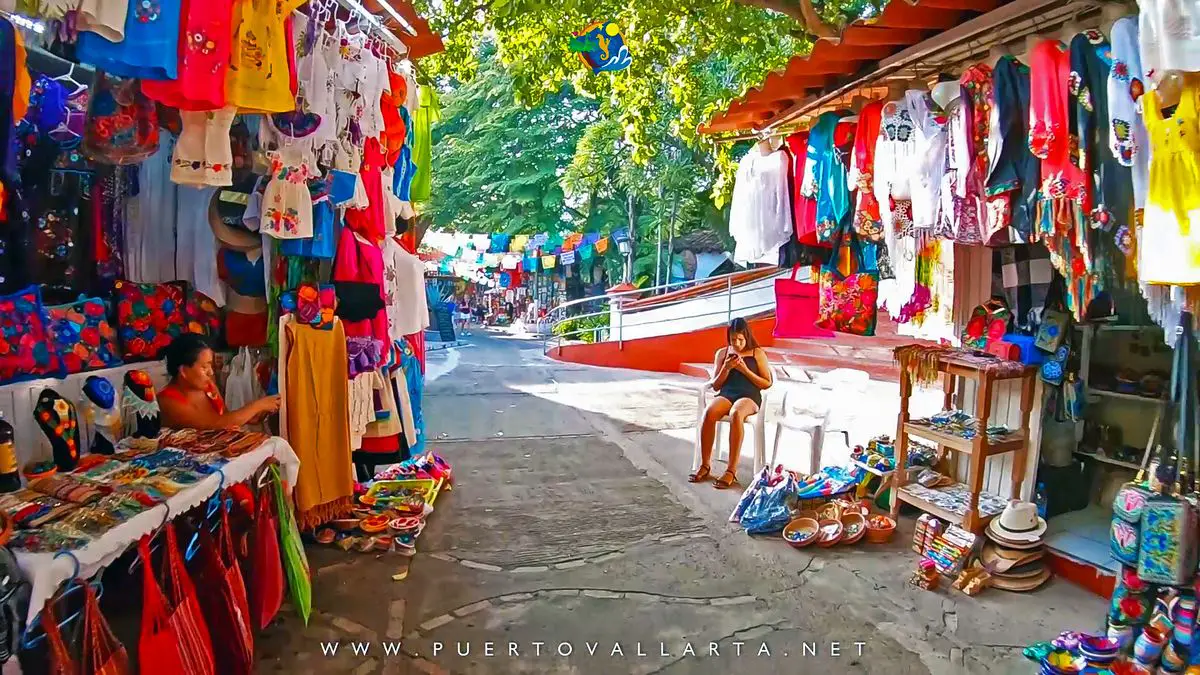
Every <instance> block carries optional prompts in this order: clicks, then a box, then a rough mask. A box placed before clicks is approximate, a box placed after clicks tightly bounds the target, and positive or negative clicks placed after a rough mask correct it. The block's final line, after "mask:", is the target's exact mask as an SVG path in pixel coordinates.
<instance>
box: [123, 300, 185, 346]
mask: <svg viewBox="0 0 1200 675" xmlns="http://www.w3.org/2000/svg"><path fill="white" fill-rule="evenodd" d="M116 295H117V326H118V328H117V334H118V336H120V338H121V351H122V356H124V357H125V359H126V360H138V361H143V360H152V359H158V358H162V354H163V351H164V350H165V349H166V348H167V346H168V345H170V344H171V340H174V339H175V338H176V337H179V335H180V334H182V333H183V332H184V330H185V326H186V325H187V317H186V316H185V308H186V306H187V290H186V285H185V284H184V283H182V282H178V281H172V282H168V283H163V284H138V283H134V282H132V281H118V282H117V283H116Z"/></svg>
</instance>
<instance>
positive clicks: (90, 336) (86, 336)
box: [46, 298, 121, 373]
mask: <svg viewBox="0 0 1200 675" xmlns="http://www.w3.org/2000/svg"><path fill="white" fill-rule="evenodd" d="M46 312H47V313H48V314H49V315H50V335H51V337H52V338H53V340H54V348H55V349H56V350H57V351H58V354H59V357H60V358H61V359H62V362H63V369H64V370H65V371H66V372H67V373H80V372H83V371H85V370H96V369H98V368H111V367H113V366H119V365H121V353H120V351H119V350H118V349H117V332H116V330H114V329H113V327H112V324H110V323H109V322H108V311H107V309H106V308H105V306H104V301H103V300H101V299H100V298H84V299H81V300H78V301H76V302H72V303H69V304H66V305H56V306H53V307H47V308H46Z"/></svg>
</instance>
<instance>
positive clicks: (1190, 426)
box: [1138, 312, 1198, 586]
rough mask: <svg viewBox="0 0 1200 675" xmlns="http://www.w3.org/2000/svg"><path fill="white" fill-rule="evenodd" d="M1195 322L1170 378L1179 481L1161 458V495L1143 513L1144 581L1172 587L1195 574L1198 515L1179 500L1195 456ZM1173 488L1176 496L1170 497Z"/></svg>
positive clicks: (1178, 347)
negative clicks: (1190, 460)
mask: <svg viewBox="0 0 1200 675" xmlns="http://www.w3.org/2000/svg"><path fill="white" fill-rule="evenodd" d="M1192 343H1193V338H1192V316H1191V314H1190V313H1188V312H1183V314H1182V316H1181V318H1180V321H1179V330H1178V332H1177V337H1176V341H1175V363H1174V367H1173V369H1172V372H1171V392H1172V403H1173V404H1174V407H1173V409H1174V410H1175V411H1177V412H1178V413H1179V421H1178V423H1177V424H1176V425H1175V428H1176V438H1175V446H1176V448H1178V452H1176V453H1175V454H1176V456H1177V457H1176V459H1177V461H1178V462H1179V466H1178V469H1177V472H1176V474H1175V480H1174V481H1171V480H1170V468H1169V467H1168V466H1167V464H1168V462H1169V457H1168V455H1167V453H1166V452H1162V453H1160V458H1159V465H1158V478H1159V483H1160V484H1162V485H1163V488H1162V492H1160V494H1158V495H1155V496H1153V497H1151V498H1150V499H1149V500H1147V502H1146V506H1145V507H1144V508H1143V510H1142V523H1141V538H1140V544H1139V551H1138V576H1139V577H1141V579H1142V580H1143V581H1148V582H1150V583H1156V584H1166V585H1171V586H1182V585H1185V584H1190V583H1191V580H1192V577H1193V576H1194V575H1195V572H1196V557H1197V547H1196V544H1197V541H1196V527H1197V521H1198V517H1197V511H1196V507H1195V505H1194V504H1193V501H1191V500H1188V499H1183V498H1181V497H1180V496H1179V494H1180V493H1181V492H1185V491H1187V492H1190V491H1191V488H1192V485H1190V484H1189V483H1188V480H1187V475H1188V474H1187V463H1188V460H1187V459H1184V453H1185V452H1186V451H1187V449H1188V448H1192V450H1193V451H1195V450H1196V426H1195V425H1196V411H1195V407H1196V385H1195V379H1196V378H1195V371H1194V370H1193V364H1194V361H1193V360H1192V354H1191V350H1192ZM1170 483H1174V487H1175V490H1174V494H1171V495H1168V494H1166V490H1167V485H1168V484H1170Z"/></svg>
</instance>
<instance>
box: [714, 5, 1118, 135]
mask: <svg viewBox="0 0 1200 675" xmlns="http://www.w3.org/2000/svg"><path fill="white" fill-rule="evenodd" d="M1099 4H1100V3H1097V2H1094V1H1092V0H891V2H889V3H888V5H887V7H885V8H884V10H883V11H882V12H881V13H880V15H879V16H877V17H874V18H872V19H866V20H860V21H857V22H855V23H853V24H851V25H850V26H848V27H847V28H846V29H845V30H843V31H842V32H841V34H840V35H839V36H837V37H831V38H820V39H818V40H817V41H816V44H815V45H814V46H813V48H812V51H810V52H809V53H808V54H805V55H802V56H796V57H794V58H793V59H792V60H791V62H789V63H788V65H787V67H786V68H784V69H783V70H781V71H776V72H774V73H771V74H770V75H768V76H767V78H766V80H765V81H763V83H762V84H761V85H759V86H758V87H755V88H752V89H750V90H749V91H747V92H746V93H745V94H743V95H742V96H741V97H740V98H738V99H737V100H735V101H734V102H733V103H731V104H730V105H729V107H728V108H727V109H726V110H725V111H724V112H722V113H719V114H717V115H716V116H714V117H713V118H712V119H711V120H709V122H708V123H707V124H703V125H701V126H700V129H699V130H700V133H703V134H731V135H736V134H747V133H757V132H763V131H766V130H771V129H775V128H778V127H779V126H781V125H783V124H788V123H792V122H797V121H798V120H800V119H801V118H802V117H805V116H807V115H810V114H815V113H819V112H822V111H823V110H824V109H825V107H836V106H837V105H845V104H846V103H848V101H849V97H851V96H854V95H864V96H867V97H868V98H873V97H877V96H879V95H881V91H880V90H879V89H878V87H879V86H881V85H886V83H885V82H884V81H885V80H886V79H888V78H889V77H895V78H902V79H912V78H914V77H921V76H931V75H933V74H935V73H936V72H938V71H939V70H940V69H941V68H944V67H948V66H951V65H956V64H959V63H963V62H964V61H967V60H969V59H973V58H974V59H978V58H982V57H983V56H984V54H986V53H987V51H988V49H989V48H991V47H992V46H993V45H995V44H998V43H1004V42H1009V41H1013V40H1019V39H1021V38H1023V37H1024V36H1025V35H1030V34H1034V33H1044V32H1046V31H1047V30H1053V27H1054V26H1055V25H1057V24H1061V23H1062V22H1063V21H1065V20H1067V19H1070V18H1074V17H1078V16H1081V15H1082V14H1085V13H1089V12H1095V11H1097V10H1098V5H1099ZM873 87H875V88H873Z"/></svg>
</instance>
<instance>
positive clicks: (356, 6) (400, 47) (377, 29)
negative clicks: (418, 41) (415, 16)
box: [337, 0, 411, 55]
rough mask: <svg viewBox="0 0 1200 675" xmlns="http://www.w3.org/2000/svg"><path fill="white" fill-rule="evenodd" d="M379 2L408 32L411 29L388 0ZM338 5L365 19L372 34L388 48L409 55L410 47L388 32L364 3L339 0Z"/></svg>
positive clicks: (353, 0) (354, 0)
mask: <svg viewBox="0 0 1200 675" xmlns="http://www.w3.org/2000/svg"><path fill="white" fill-rule="evenodd" d="M378 2H379V4H380V5H383V7H384V9H386V10H387V11H388V14H391V15H392V17H394V18H396V19H398V20H399V21H400V24H401V25H402V26H405V27H406V30H410V29H411V27H410V26H408V22H407V21H405V20H404V18H403V17H401V16H400V13H399V12H397V11H396V8H394V7H392V6H391V5H390V4H388V2H387V0H378ZM337 4H338V5H341V6H342V7H344V8H346V9H348V10H350V11H351V12H354V13H356V14H358V15H359V16H361V17H362V18H363V19H366V21H367V24H368V25H370V26H371V28H372V32H374V33H377V34H378V35H379V37H380V38H382V39H383V41H384V42H386V43H387V44H388V46H390V47H391V48H392V49H395V50H396V52H397V53H399V54H401V55H403V54H407V53H408V47H407V46H405V44H404V43H403V42H401V41H400V38H398V37H396V35H395V34H394V33H392V31H390V30H388V29H387V26H384V25H383V22H382V21H380V20H379V17H377V16H375V15H374V14H372V13H371V12H369V11H367V8H366V7H363V6H362V3H360V2H359V1H358V0H337Z"/></svg>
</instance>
